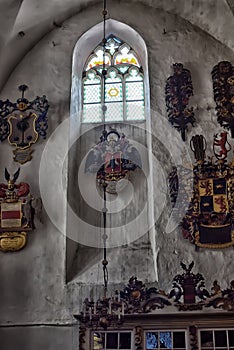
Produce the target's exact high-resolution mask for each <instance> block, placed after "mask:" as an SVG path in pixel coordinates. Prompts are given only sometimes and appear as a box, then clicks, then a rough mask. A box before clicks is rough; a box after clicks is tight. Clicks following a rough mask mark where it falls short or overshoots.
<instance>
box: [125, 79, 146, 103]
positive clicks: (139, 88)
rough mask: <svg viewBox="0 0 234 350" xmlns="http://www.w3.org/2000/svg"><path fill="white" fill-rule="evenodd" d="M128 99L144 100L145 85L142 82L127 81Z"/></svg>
mask: <svg viewBox="0 0 234 350" xmlns="http://www.w3.org/2000/svg"><path fill="white" fill-rule="evenodd" d="M126 100H127V101H130V100H144V86H143V83H142V82H132V83H126Z"/></svg>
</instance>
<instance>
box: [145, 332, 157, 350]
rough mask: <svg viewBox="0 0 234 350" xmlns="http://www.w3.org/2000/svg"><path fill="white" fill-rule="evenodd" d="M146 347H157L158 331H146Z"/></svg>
mask: <svg viewBox="0 0 234 350" xmlns="http://www.w3.org/2000/svg"><path fill="white" fill-rule="evenodd" d="M146 349H147V350H150V349H158V333H157V332H147V333H146Z"/></svg>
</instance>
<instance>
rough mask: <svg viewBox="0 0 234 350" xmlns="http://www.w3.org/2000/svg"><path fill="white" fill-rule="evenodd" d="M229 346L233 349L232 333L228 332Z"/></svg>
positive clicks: (233, 339)
mask: <svg viewBox="0 0 234 350" xmlns="http://www.w3.org/2000/svg"><path fill="white" fill-rule="evenodd" d="M228 339H229V346H233V347H234V331H228Z"/></svg>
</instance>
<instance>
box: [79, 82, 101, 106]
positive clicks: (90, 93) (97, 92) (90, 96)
mask: <svg viewBox="0 0 234 350" xmlns="http://www.w3.org/2000/svg"><path fill="white" fill-rule="evenodd" d="M83 101H84V104H86V103H97V102H99V103H100V102H101V86H100V85H84V93H83Z"/></svg>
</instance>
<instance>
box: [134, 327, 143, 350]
mask: <svg viewBox="0 0 234 350" xmlns="http://www.w3.org/2000/svg"><path fill="white" fill-rule="evenodd" d="M142 342H143V329H142V327H140V326H136V327H135V347H136V350H141V349H143V346H142V345H143V344H142Z"/></svg>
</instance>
